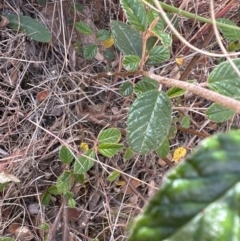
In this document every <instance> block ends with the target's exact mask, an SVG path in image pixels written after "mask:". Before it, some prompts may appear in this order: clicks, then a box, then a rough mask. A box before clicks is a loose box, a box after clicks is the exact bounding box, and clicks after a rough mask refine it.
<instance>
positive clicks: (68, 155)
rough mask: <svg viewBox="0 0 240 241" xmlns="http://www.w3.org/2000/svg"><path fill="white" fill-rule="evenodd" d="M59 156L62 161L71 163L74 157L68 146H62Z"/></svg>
mask: <svg viewBox="0 0 240 241" xmlns="http://www.w3.org/2000/svg"><path fill="white" fill-rule="evenodd" d="M59 158H60V160H61V162H62V163H65V164H70V163H71V162H72V160H73V158H74V156H73V154H72V152H71V151H70V150H69V149H68V148H67V147H66V146H62V147H61V149H60V151H59Z"/></svg>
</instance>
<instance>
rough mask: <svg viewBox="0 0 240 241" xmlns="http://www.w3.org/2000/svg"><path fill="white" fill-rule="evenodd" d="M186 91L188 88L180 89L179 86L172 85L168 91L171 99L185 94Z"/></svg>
mask: <svg viewBox="0 0 240 241" xmlns="http://www.w3.org/2000/svg"><path fill="white" fill-rule="evenodd" d="M185 92H186V90H184V89H180V88H178V87H172V88H170V89H169V90H168V91H167V95H168V97H169V98H170V99H171V98H176V97H179V96H182V95H183V94H185Z"/></svg>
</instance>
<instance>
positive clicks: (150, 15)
mask: <svg viewBox="0 0 240 241" xmlns="http://www.w3.org/2000/svg"><path fill="white" fill-rule="evenodd" d="M147 18H148V24H149V25H150V24H151V23H152V22H153V21H154V20H155V19H156V18H159V20H158V22H157V24H156V25H155V27H154V28H155V29H158V30H161V31H163V30H164V28H165V27H166V24H165V23H164V21H163V20H162V18H161V15H160V14H159V13H158V12H156V11H154V10H152V9H150V10H149V11H148V13H147Z"/></svg>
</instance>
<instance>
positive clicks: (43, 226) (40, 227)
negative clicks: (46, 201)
mask: <svg viewBox="0 0 240 241" xmlns="http://www.w3.org/2000/svg"><path fill="white" fill-rule="evenodd" d="M39 229H40V230H42V231H48V230H49V229H50V225H49V224H48V223H41V225H40V226H39Z"/></svg>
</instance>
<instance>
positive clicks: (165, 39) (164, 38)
mask: <svg viewBox="0 0 240 241" xmlns="http://www.w3.org/2000/svg"><path fill="white" fill-rule="evenodd" d="M151 33H153V34H154V35H155V36H156V37H158V38H159V39H160V41H161V43H162V45H163V46H164V47H170V46H171V45H172V38H171V36H170V35H169V34H168V33H165V32H163V31H161V30H158V29H156V28H154V29H152V30H151Z"/></svg>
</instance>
